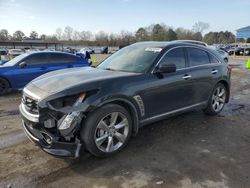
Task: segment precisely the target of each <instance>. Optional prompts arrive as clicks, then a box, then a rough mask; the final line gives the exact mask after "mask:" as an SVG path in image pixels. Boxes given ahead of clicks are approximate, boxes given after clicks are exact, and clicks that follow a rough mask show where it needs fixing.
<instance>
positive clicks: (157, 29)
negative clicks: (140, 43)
mask: <svg viewBox="0 0 250 188" xmlns="http://www.w3.org/2000/svg"><path fill="white" fill-rule="evenodd" d="M166 36H167V31H166V29H165V28H164V27H163V26H161V25H160V24H155V25H154V26H153V29H152V35H151V37H152V40H155V41H164V40H166Z"/></svg>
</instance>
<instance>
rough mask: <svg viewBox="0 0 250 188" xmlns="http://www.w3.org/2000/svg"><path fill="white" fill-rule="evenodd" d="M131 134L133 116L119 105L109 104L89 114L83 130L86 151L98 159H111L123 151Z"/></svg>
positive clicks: (82, 136) (82, 135)
mask: <svg viewBox="0 0 250 188" xmlns="http://www.w3.org/2000/svg"><path fill="white" fill-rule="evenodd" d="M131 134H132V120H131V116H130V114H129V113H128V111H127V110H126V109H125V108H123V107H122V106H120V105H117V104H107V105H105V106H103V107H100V108H99V109H97V110H96V111H94V112H91V113H90V114H88V116H87V119H86V120H85V121H84V124H83V128H82V130H81V138H82V140H83V142H84V144H85V147H86V149H87V150H88V151H89V152H90V153H91V154H93V155H95V156H97V157H109V156H111V155H114V154H115V153H118V152H119V151H121V150H122V149H123V148H124V147H125V146H126V145H127V143H128V141H129V139H130V137H131Z"/></svg>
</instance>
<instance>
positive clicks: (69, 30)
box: [64, 26, 74, 40]
mask: <svg viewBox="0 0 250 188" xmlns="http://www.w3.org/2000/svg"><path fill="white" fill-rule="evenodd" d="M73 31H74V30H73V28H72V27H70V26H67V27H65V28H64V36H65V39H66V40H71V39H72V37H73Z"/></svg>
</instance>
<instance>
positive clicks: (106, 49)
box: [101, 46, 108, 54]
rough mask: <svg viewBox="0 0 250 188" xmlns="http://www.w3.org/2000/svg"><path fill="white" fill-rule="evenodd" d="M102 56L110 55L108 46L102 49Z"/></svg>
mask: <svg viewBox="0 0 250 188" xmlns="http://www.w3.org/2000/svg"><path fill="white" fill-rule="evenodd" d="M101 54H108V47H107V46H105V47H102V48H101Z"/></svg>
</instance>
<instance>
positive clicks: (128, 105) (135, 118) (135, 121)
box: [98, 98, 139, 136]
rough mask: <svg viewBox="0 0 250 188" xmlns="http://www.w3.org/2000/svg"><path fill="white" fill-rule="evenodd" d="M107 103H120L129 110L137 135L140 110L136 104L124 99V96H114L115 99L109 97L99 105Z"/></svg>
mask: <svg viewBox="0 0 250 188" xmlns="http://www.w3.org/2000/svg"><path fill="white" fill-rule="evenodd" d="M106 104H118V105H120V106H122V107H124V108H125V109H126V110H127V111H128V112H129V114H130V115H131V117H132V122H133V125H132V126H133V132H132V133H133V136H136V134H137V133H138V131H139V116H138V111H137V109H136V107H135V105H134V104H133V103H132V102H131V101H129V100H127V99H124V98H113V99H108V100H106V101H104V102H102V103H101V104H99V105H98V107H101V106H103V105H106Z"/></svg>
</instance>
